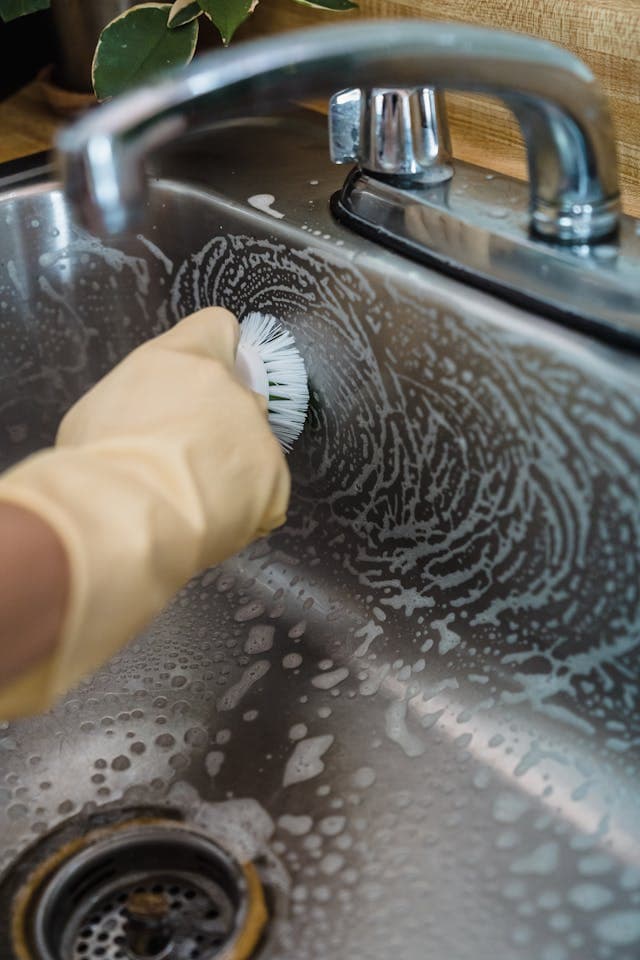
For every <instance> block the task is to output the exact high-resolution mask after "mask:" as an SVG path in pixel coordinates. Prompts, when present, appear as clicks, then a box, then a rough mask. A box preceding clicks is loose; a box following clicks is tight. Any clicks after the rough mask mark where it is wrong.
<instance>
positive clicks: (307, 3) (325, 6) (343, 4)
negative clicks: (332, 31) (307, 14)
mask: <svg viewBox="0 0 640 960" xmlns="http://www.w3.org/2000/svg"><path fill="white" fill-rule="evenodd" d="M295 2H296V3H300V4H302V6H303V7H315V8H316V10H333V11H334V12H336V13H344V11H346V10H357V8H358V4H357V3H352V2H351V0H295Z"/></svg>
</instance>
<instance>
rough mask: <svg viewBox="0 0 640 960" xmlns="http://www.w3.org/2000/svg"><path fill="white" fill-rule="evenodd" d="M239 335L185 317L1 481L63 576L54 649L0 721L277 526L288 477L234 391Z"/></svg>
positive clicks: (259, 422) (213, 311)
mask: <svg viewBox="0 0 640 960" xmlns="http://www.w3.org/2000/svg"><path fill="white" fill-rule="evenodd" d="M238 333H239V327H238V323H237V321H236V320H235V318H234V317H233V315H232V314H230V313H228V312H227V311H226V310H222V309H220V308H214V307H210V308H207V309H205V310H200V311H199V312H198V313H195V314H193V315H192V316H190V317H187V318H186V319H185V320H183V321H182V322H181V323H179V324H178V325H177V326H176V327H174V328H173V329H171V330H169V331H168V332H167V333H164V334H162V335H161V336H160V337H157V338H156V339H154V340H151V341H149V342H147V343H145V344H143V345H142V346H141V347H138V349H137V350H135V351H134V352H133V353H131V354H130V355H129V356H128V357H127V358H126V359H125V360H124V361H123V362H122V363H120V364H119V365H118V366H117V367H116V368H115V369H114V370H112V371H111V373H109V374H108V375H107V376H106V377H105V378H104V379H103V380H101V381H100V382H99V383H98V384H96V386H95V387H93V388H92V389H91V390H90V391H89V392H88V393H87V394H86V395H85V396H84V397H82V398H81V399H80V400H79V401H78V402H77V403H76V404H75V406H74V407H72V408H71V410H70V411H69V412H68V413H67V415H66V416H65V417H64V419H63V420H62V423H61V425H60V429H59V431H58V436H57V439H56V444H55V447H54V448H52V449H49V450H45V451H42V452H39V453H36V454H34V455H33V456H31V457H29V458H28V459H27V460H25V461H23V462H22V463H20V464H18V465H17V466H16V467H14V468H13V469H11V470H9V471H8V472H7V473H5V474H4V475H3V476H2V477H0V500H5V501H10V502H13V503H15V504H18V505H20V506H22V507H25V508H27V509H28V510H31V511H33V512H34V513H36V514H38V515H39V516H40V517H42V518H43V519H44V520H45V521H46V522H47V523H48V524H49V526H50V527H51V528H53V529H54V530H55V531H56V533H57V534H58V537H59V538H60V540H61V542H62V544H63V545H64V548H65V550H66V553H67V557H68V562H69V569H70V597H69V601H68V606H67V610H66V616H65V620H64V623H63V628H62V631H61V636H60V639H59V643H58V644H57V647H56V649H55V651H54V652H53V654H52V655H51V656H50V657H48V658H47V660H46V661H44V662H43V663H41V664H39V665H38V666H37V667H36V668H34V669H32V670H30V671H29V672H28V673H27V674H26V675H23V676H22V677H20V678H19V679H18V680H17V681H16V682H14V683H12V684H10V685H9V687H8V688H5V689H3V690H0V716H2V717H8V716H12V715H16V714H20V713H33V712H37V711H40V710H42V709H44V708H46V707H47V706H48V705H49V704H51V703H52V702H53V701H54V700H55V699H56V697H58V696H59V695H60V694H61V693H63V692H64V691H65V690H67V689H68V688H69V687H71V686H72V685H73V684H74V683H75V682H77V681H78V680H79V679H80V677H82V676H83V675H84V674H87V673H89V672H91V671H93V670H95V669H96V667H98V666H99V665H100V664H101V663H102V662H104V661H105V660H106V659H107V658H108V657H109V656H110V655H112V654H113V653H114V652H115V651H116V650H117V649H118V648H119V647H120V646H121V645H122V644H123V643H124V642H125V641H126V640H128V639H129V638H131V637H132V636H133V635H135V634H136V632H137V631H139V630H140V629H141V628H142V627H143V626H144V625H145V624H146V623H148V621H149V620H150V619H151V618H152V617H153V616H154V615H155V614H156V613H158V612H159V611H160V610H161V609H162V607H163V606H164V605H165V604H166V603H167V601H168V600H169V599H170V598H171V597H172V596H173V594H174V593H175V592H176V591H177V590H178V589H179V588H180V587H181V586H182V585H183V584H184V583H185V582H186V581H187V580H189V578H190V577H191V576H192V575H194V574H195V573H197V572H198V571H200V570H202V569H204V568H205V567H207V566H209V565H211V564H213V563H217V562H219V561H220V560H222V559H224V558H225V557H228V556H230V555H232V554H233V553H235V552H236V551H238V550H240V549H241V548H242V547H244V546H245V545H246V544H248V543H250V542H251V541H252V540H254V539H255V538H257V537H259V536H261V535H263V534H265V533H267V532H268V531H269V530H271V529H273V528H274V527H277V526H279V525H280V524H282V523H283V522H284V520H285V511H286V508H287V502H288V498H289V473H288V470H287V466H286V462H285V459H284V456H283V454H282V452H281V450H280V446H279V444H278V442H277V440H276V439H275V438H274V437H273V435H272V433H271V431H270V429H269V426H268V423H267V418H266V404H265V402H264V401H263V400H262V399H261V398H258V397H257V396H256V395H255V394H253V393H251V392H250V391H249V390H247V389H245V387H243V386H242V385H241V384H240V383H239V382H238V381H237V380H236V379H235V376H234V373H233V369H234V361H235V351H236V347H237V340H238ZM17 642H19V639H17Z"/></svg>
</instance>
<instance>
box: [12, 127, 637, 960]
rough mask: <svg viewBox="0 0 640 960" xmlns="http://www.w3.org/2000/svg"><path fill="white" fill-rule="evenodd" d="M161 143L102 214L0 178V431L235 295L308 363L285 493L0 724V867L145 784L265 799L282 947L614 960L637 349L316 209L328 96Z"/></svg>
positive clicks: (633, 680) (217, 829) (24, 443)
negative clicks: (315, 111) (272, 524)
mask: <svg viewBox="0 0 640 960" xmlns="http://www.w3.org/2000/svg"><path fill="white" fill-rule="evenodd" d="M258 143H259V144H260V149H259V150H257V149H256V145H257V144H258ZM163 164H164V165H163V167H162V169H158V170H156V173H157V174H158V175H159V177H160V178H159V179H154V180H153V182H152V184H151V193H150V199H149V205H148V207H147V208H146V211H145V219H144V223H143V224H142V225H141V227H140V228H139V230H138V231H137V233H133V234H131V235H127V236H123V237H120V238H118V239H117V240H112V241H109V242H101V241H99V240H97V239H95V238H92V237H91V236H89V235H87V234H86V233H83V232H82V231H79V230H78V229H77V228H75V227H74V226H73V225H72V223H71V219H70V216H69V212H68V209H67V207H66V205H65V203H64V200H63V198H62V195H61V193H60V192H59V191H57V190H54V189H50V188H49V187H48V186H47V185H46V184H45V185H41V186H40V187H38V186H37V185H36V186H25V187H24V189H22V190H18V191H17V192H16V193H15V195H14V197H13V199H5V200H4V201H3V202H2V203H0V223H2V224H3V233H2V255H1V256H0V286H1V290H0V302H1V304H2V320H1V322H0V336H2V342H3V350H2V354H1V360H0V363H1V367H0V443H1V449H2V458H3V464H7V463H9V462H11V461H13V460H15V459H16V458H17V457H18V456H23V455H24V454H26V453H27V452H28V451H29V450H32V449H34V448H36V447H38V446H40V445H42V444H44V443H46V442H49V441H50V440H51V438H52V437H53V434H54V429H55V425H56V421H57V418H58V416H59V415H60V413H61V412H62V411H63V410H64V409H65V408H66V407H67V406H68V405H69V404H70V403H71V402H72V401H73V400H74V399H75V397H76V396H77V395H78V394H79V393H80V391H81V390H83V389H84V388H85V387H86V386H87V385H88V384H89V383H90V382H91V381H92V380H93V379H95V377H96V376H98V375H99V374H100V373H101V372H103V371H104V370H105V369H106V368H108V367H109V366H111V365H112V364H113V363H115V362H116V360H117V359H118V358H119V357H120V356H122V355H123V354H124V353H126V352H127V351H128V350H130V349H131V348H132V347H133V346H134V345H135V344H136V343H137V342H139V341H140V340H141V339H143V338H144V337H147V336H150V335H151V334H152V333H155V332H157V331H159V330H161V329H164V328H165V327H166V326H167V325H168V324H170V323H172V322H173V321H174V320H175V319H176V318H178V317H180V316H182V315H184V314H186V313H188V312H189V311H190V310H193V309H194V308H196V307H199V306H202V305H204V304H208V303H221V304H225V305H226V306H228V307H230V308H231V309H234V310H236V311H237V312H238V313H239V314H241V315H244V314H245V313H247V312H248V311H250V310H254V309H257V310H262V311H264V312H269V313H273V314H276V315H277V316H279V317H281V318H282V319H283V321H284V322H285V323H286V325H287V326H288V327H289V328H290V329H291V330H292V331H293V333H294V335H295V337H296V341H297V343H298V345H299V346H300V348H301V350H302V352H303V354H304V356H305V358H306V360H307V363H308V368H309V372H310V378H311V388H312V395H313V398H312V410H311V415H310V418H309V421H308V423H307V426H306V428H305V433H304V434H303V437H302V438H301V440H300V441H299V443H298V444H297V446H296V448H295V449H294V452H293V454H292V457H291V460H290V463H291V468H292V474H293V491H294V493H293V499H292V503H291V510H290V515H289V520H288V523H287V525H286V526H285V527H284V528H283V529H282V530H279V531H277V532H276V533H275V534H273V535H272V536H271V537H270V538H269V539H268V540H266V541H263V542H260V543H258V544H255V545H254V546H253V547H252V548H250V549H249V550H247V551H245V552H244V553H243V554H241V555H239V556H237V557H234V558H233V559H231V560H230V561H228V562H227V563H225V564H224V565H222V566H221V567H220V568H218V569H214V570H209V571H206V572H204V573H203V574H202V575H201V576H199V577H197V578H195V579H194V580H193V581H192V582H191V583H190V584H188V585H187V586H186V587H185V588H184V589H183V590H182V591H181V592H180V594H179V595H178V596H177V597H176V598H175V600H174V602H173V603H172V604H171V605H170V607H169V608H168V609H167V610H166V611H165V612H164V613H163V614H162V616H160V617H159V618H158V619H157V621H156V622H155V623H153V624H152V625H151V626H150V627H149V629H148V630H147V631H145V633H144V635H142V636H140V637H139V638H137V639H136V640H135V641H134V642H133V643H132V644H131V645H130V646H129V647H128V648H127V649H126V650H125V651H123V652H122V654H121V655H119V656H118V657H116V658H114V659H113V660H112V661H111V663H110V664H108V665H107V666H106V667H105V668H104V669H103V670H101V671H100V672H99V673H98V674H97V675H96V676H95V677H93V678H91V679H90V680H87V681H86V682H85V683H83V684H82V685H81V686H80V687H79V688H78V689H77V690H76V691H74V692H73V693H71V694H70V695H69V696H68V697H66V698H65V700H64V701H63V702H61V703H60V704H59V705H58V706H57V707H56V709H55V710H53V711H52V712H51V713H50V714H48V715H47V716H44V717H36V718H33V719H31V720H28V721H23V722H20V723H12V724H11V725H8V726H7V725H5V726H3V727H2V729H0V770H1V774H0V799H1V805H0V838H1V843H2V853H1V859H0V864H1V866H0V869H2V867H8V866H9V864H10V863H11V862H12V860H13V858H14V857H15V856H16V855H17V854H18V853H19V852H20V851H23V850H25V849H26V848H27V847H28V846H29V844H31V843H33V842H34V840H36V839H37V838H38V837H39V836H42V835H43V833H45V832H46V831H47V830H48V829H50V828H51V826H52V825H54V824H58V823H60V822H62V821H64V820H65V819H66V818H68V817H69V816H70V815H71V814H73V813H77V812H79V811H80V810H81V809H82V808H83V806H84V805H86V804H89V805H93V806H92V807H91V806H90V809H93V810H94V811H95V810H96V809H98V810H99V809H100V808H101V805H102V804H106V803H108V802H113V801H116V802H121V803H125V802H126V803H136V804H143V805H144V804H156V803H162V802H165V799H166V798H168V797H169V795H170V793H171V797H172V802H173V803H174V804H178V803H179V804H186V805H191V804H195V803H196V801H197V799H198V798H200V799H201V800H202V801H203V802H204V801H207V802H211V803H212V804H213V806H216V805H217V804H218V803H219V802H222V803H221V804H220V806H222V807H224V808H225V810H226V809H227V806H226V805H228V804H231V805H233V804H239V805H240V807H239V808H236V809H239V810H240V811H241V814H242V815H241V816H240V817H239V820H238V822H239V823H240V824H241V825H244V826H243V829H244V828H245V827H246V824H247V823H248V824H249V825H255V824H257V823H258V822H260V823H261V824H262V827H261V829H263V830H264V832H265V836H267V837H268V841H267V845H268V848H269V849H270V850H272V851H273V852H275V854H276V855H277V856H279V857H280V858H281V859H282V861H283V863H284V864H285V866H286V868H287V871H288V874H289V881H290V895H289V913H288V915H287V917H286V918H285V920H284V922H283V925H282V929H281V931H280V933H279V939H278V943H277V949H275V948H274V949H275V953H274V956H277V957H278V958H280V960H294V958H295V960H300V958H305V960H307V958H308V960H321V958H322V960H325V958H326V960H329V958H331V960H334V958H342V957H349V958H351V960H388V958H389V957H390V956H401V957H402V958H403V960H424V958H425V956H428V957H434V958H435V957H449V958H452V960H467V958H468V960H489V958H500V960H503V958H504V960H515V958H517V960H587V958H588V960H636V958H637V956H638V950H639V949H640V815H639V812H640V809H639V805H640V801H639V797H640V772H639V753H640V750H639V748H640V710H639V702H640V690H639V677H638V649H639V646H640V377H639V370H640V359H639V358H638V356H636V355H634V354H631V353H625V352H624V351H622V350H615V349H613V348H611V347H607V346H605V345H603V344H602V343H599V342H597V341H595V340H590V339H589V338H587V337H585V336H581V335H579V334H576V333H572V332H571V331H568V330H566V329H564V328H562V327H560V326H558V325H556V324H554V323H551V322H549V321H547V320H545V319H543V318H541V317H540V316H537V315H534V314H529V313H526V312H524V311H520V310H516V309H515V308H513V307H510V306H508V305H505V304H504V303H501V302H500V301H498V300H496V299H493V298H491V297H489V296H488V295H485V294H483V293H481V292H478V291H477V290H474V289H472V288H469V287H466V286H464V285H462V284H460V283H458V282H456V281H454V280H452V279H450V278H447V277H444V276H441V275H438V274H437V273H434V272H431V271H429V270H427V269H425V268H424V267H421V266H419V265H416V264H415V263H412V262H411V261H408V260H406V259H403V258H401V257H398V256H396V255H394V254H392V253H389V252H387V251H385V250H384V249H383V248H381V247H379V246H377V245H375V244H372V243H369V242H367V241H366V240H364V239H362V238H360V237H358V236H357V235H354V234H353V233H351V232H350V231H347V230H346V229H344V228H342V227H341V226H340V225H338V224H336V223H335V222H334V221H333V220H332V218H331V216H330V213H329V210H328V199H329V197H330V195H331V194H332V193H333V192H334V191H335V190H336V189H338V187H339V185H340V179H341V176H340V172H339V171H338V170H336V168H335V167H332V166H331V165H330V163H329V161H328V159H327V158H326V136H325V131H324V129H323V127H322V125H320V126H318V125H317V124H315V123H311V122H310V121H309V122H306V121H305V122H303V121H302V120H296V121H295V122H294V121H291V122H288V121H287V122H285V121H275V120H274V121H270V120H264V121H262V122H255V123H252V122H250V121H248V120H247V121H244V122H243V123H242V124H231V125H229V127H228V128H226V129H225V130H220V131H217V132H216V135H215V137H211V138H210V139H209V140H208V142H203V143H202V144H196V143H194V144H193V145H192V146H191V147H189V148H186V147H185V148H184V150H183V151H182V153H181V154H180V155H175V156H173V157H172V158H166V160H165V161H163ZM14 189H15V184H14ZM258 208H259V209H258ZM167 389H171V385H170V384H167ZM105 589H108V585H106V587H105ZM172 791H173V792H172ZM175 791H177V793H176V792H175ZM198 809H200V808H198ZM216 809H217V806H216ZM226 823H227V820H226V814H224V815H222V814H221V815H220V816H218V818H217V819H216V818H215V817H213V816H212V817H209V818H204V819H201V820H200V824H201V827H203V825H206V827H207V829H208V830H209V833H210V835H211V837H212V838H213V839H214V840H218V841H220V842H222V841H221V831H222V832H223V833H224V830H225V829H226V826H225V825H226ZM272 830H273V832H272V833H271V831H272ZM270 833H271V836H270V837H269V834H270ZM7 923H8V918H7V916H6V915H5V914H0V944H2V945H4V943H5V942H6V936H7ZM2 937H4V938H5V940H4V941H3V939H2ZM0 954H1V955H2V956H3V957H4V956H5V955H6V953H5V951H3V950H2V949H0Z"/></svg>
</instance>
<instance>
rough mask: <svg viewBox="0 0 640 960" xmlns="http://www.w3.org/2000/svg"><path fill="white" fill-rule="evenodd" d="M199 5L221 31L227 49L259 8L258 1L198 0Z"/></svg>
mask: <svg viewBox="0 0 640 960" xmlns="http://www.w3.org/2000/svg"><path fill="white" fill-rule="evenodd" d="M198 3H199V4H200V6H201V8H202V9H203V10H204V12H205V13H206V15H207V16H208V17H209V20H211V22H212V23H213V24H215V26H216V27H217V28H218V30H219V31H220V36H221V37H222V42H223V43H224V45H225V47H226V46H227V44H228V43H229V41H230V40H231V37H232V36H233V35H234V33H235V32H236V30H237V29H238V27H239V26H240V24H241V23H244V21H245V20H246V19H247V17H248V16H249V14H250V13H253V11H254V10H255V8H256V7H257V6H258V0H198Z"/></svg>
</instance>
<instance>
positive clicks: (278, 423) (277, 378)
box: [236, 313, 309, 452]
mask: <svg viewBox="0 0 640 960" xmlns="http://www.w3.org/2000/svg"><path fill="white" fill-rule="evenodd" d="M236 373H237V374H238V376H239V378H240V379H241V380H242V382H243V383H244V384H245V386H247V387H249V388H250V389H251V390H253V391H254V392H255V393H261V394H262V396H263V397H265V398H266V400H267V403H268V411H269V425H270V426H271V429H272V430H273V433H274V434H275V436H276V437H277V439H278V440H279V441H280V446H281V447H282V449H283V450H284V451H285V452H288V451H289V450H291V447H292V445H293V444H294V442H295V441H296V440H297V439H298V437H299V436H300V434H301V433H302V428H303V427H304V422H305V420H306V417H307V408H308V406H309V387H308V385H307V371H306V369H305V365H304V360H303V359H302V356H301V355H300V353H299V351H298V349H297V347H296V344H295V340H294V339H293V337H292V336H291V334H290V333H289V332H288V330H285V328H284V327H283V326H282V324H281V323H280V322H279V321H278V320H276V318H275V317H271V316H268V315H267V314H264V313H249V314H247V316H246V317H245V318H244V319H243V320H242V323H241V325H240V342H239V344H238V352H237V354H236Z"/></svg>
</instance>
